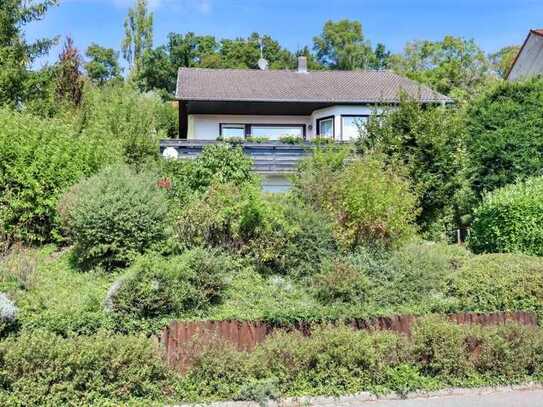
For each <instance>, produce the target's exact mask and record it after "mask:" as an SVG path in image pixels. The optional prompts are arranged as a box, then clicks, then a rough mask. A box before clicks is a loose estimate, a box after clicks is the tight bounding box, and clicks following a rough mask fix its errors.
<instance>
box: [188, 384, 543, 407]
mask: <svg viewBox="0 0 543 407" xmlns="http://www.w3.org/2000/svg"><path fill="white" fill-rule="evenodd" d="M433 394H434V396H431V397H430V396H429V397H420V398H417V397H414V398H409V399H407V400H371V399H368V393H366V394H365V395H360V396H347V397H340V398H339V399H338V398H333V397H311V398H307V399H287V400H282V401H279V402H274V401H272V402H270V403H268V406H269V407H310V406H311V407H543V388H541V386H539V385H537V386H532V387H524V388H522V387H520V386H519V387H517V388H516V389H511V388H501V389H488V388H487V389H478V390H477V389H470V390H466V389H456V390H452V391H447V390H446V391H444V392H436V393H433ZM181 406H188V405H187V404H182V405H178V407H181ZM192 406H195V405H192ZM206 407H259V405H258V403H256V402H251V401H229V402H219V403H212V404H208V405H206Z"/></svg>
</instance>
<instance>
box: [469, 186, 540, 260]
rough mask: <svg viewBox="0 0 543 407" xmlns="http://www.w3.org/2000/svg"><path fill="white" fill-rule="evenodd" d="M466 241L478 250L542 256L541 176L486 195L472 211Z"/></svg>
mask: <svg viewBox="0 0 543 407" xmlns="http://www.w3.org/2000/svg"><path fill="white" fill-rule="evenodd" d="M469 245H470V247H471V248H472V249H473V250H474V251H475V252H478V253H481V252H487V253H488V252H490V253H500V252H501V253H504V252H505V253H515V252H516V253H519V252H520V253H525V254H531V255H534V256H543V177H537V178H530V179H528V180H526V181H523V182H519V183H517V184H513V185H508V186H505V187H503V188H501V189H498V190H496V191H493V192H492V193H490V194H488V195H486V196H485V197H484V199H483V202H482V204H481V205H480V206H479V207H478V208H477V209H476V210H475V212H474V222H473V226H472V228H471V235H470V238H469Z"/></svg>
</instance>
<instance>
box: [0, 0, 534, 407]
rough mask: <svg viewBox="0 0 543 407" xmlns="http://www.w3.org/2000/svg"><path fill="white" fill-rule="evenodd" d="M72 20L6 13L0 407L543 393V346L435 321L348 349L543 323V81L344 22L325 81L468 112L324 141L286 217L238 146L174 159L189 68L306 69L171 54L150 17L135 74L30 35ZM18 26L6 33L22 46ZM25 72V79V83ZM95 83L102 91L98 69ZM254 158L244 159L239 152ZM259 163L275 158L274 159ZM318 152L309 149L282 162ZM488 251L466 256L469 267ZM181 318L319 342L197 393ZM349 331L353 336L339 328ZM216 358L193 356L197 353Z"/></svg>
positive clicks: (441, 329) (215, 46)
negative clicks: (161, 341) (162, 348)
mask: <svg viewBox="0 0 543 407" xmlns="http://www.w3.org/2000/svg"><path fill="white" fill-rule="evenodd" d="M55 3H56V2H55V1H52V0H51V1H43V2H37V3H34V5H29V3H26V2H22V1H20V0H9V1H7V2H4V3H2V4H0V26H1V27H2V30H0V68H1V69H0V403H1V404H2V405H14V406H16V405H59V404H71V405H87V404H99V405H117V404H122V403H128V404H143V405H148V404H153V403H165V402H171V403H177V402H180V401H183V400H186V401H204V400H214V399H255V400H260V401H262V400H265V399H267V398H273V397H279V396H286V395H305V394H331V395H339V394H345V393H353V392H358V391H363V390H367V391H372V392H375V393H384V392H390V391H396V392H399V393H402V394H403V393H406V392H408V391H411V390H415V389H437V388H441V387H446V386H477V385H486V384H490V385H495V384H502V383H517V382H524V381H541V380H542V379H543V372H542V371H541V366H542V365H543V360H542V359H541V358H542V354H543V342H542V340H541V338H542V336H543V335H542V332H541V329H540V328H527V327H520V326H516V325H507V326H503V327H496V328H484V329H483V328H481V327H461V326H456V325H450V324H448V323H445V322H443V321H442V320H440V319H436V318H427V319H423V320H422V321H421V322H419V323H418V324H417V326H416V327H415V329H414V331H413V335H412V337H411V338H407V337H405V336H402V335H397V334H391V333H385V332H374V333H368V332H354V331H352V330H350V329H346V328H341V325H342V322H343V321H345V320H349V319H352V318H368V317H373V316H383V315H392V314H404V313H409V314H414V315H420V316H424V315H428V314H436V313H437V314H446V313H451V312H462V311H477V312H493V311H516V310H526V311H532V312H535V313H536V314H537V315H538V317H539V320H540V321H541V320H542V318H543V257H537V256H542V255H543V252H542V250H541V245H542V239H543V237H542V236H543V235H542V232H541V224H542V221H543V207H542V206H541V201H542V184H543V181H542V178H541V177H540V176H541V168H542V163H541V157H542V154H541V153H542V151H541V140H542V139H543V137H542V135H541V129H542V128H543V126H541V117H540V116H541V114H540V113H541V101H542V100H543V80H542V79H540V78H534V79H531V80H527V81H523V82H517V83H506V82H501V81H500V80H499V79H498V78H497V77H496V75H495V74H494V73H493V71H496V72H501V73H503V71H504V69H505V68H504V66H505V65H504V64H505V62H504V61H509V60H510V50H504V51H503V52H502V53H499V54H496V55H494V56H493V58H492V60H493V61H494V64H495V66H494V67H492V65H491V64H490V63H489V61H488V59H487V57H486V56H485V55H484V53H482V51H481V50H480V49H479V47H478V46H477V45H476V44H475V43H474V42H473V41H467V40H464V39H459V38H454V37H445V38H444V39H443V41H418V42H415V43H410V44H408V45H407V46H406V49H405V51H404V52H403V53H402V54H401V55H391V54H390V52H388V51H387V50H386V49H385V47H384V46H383V45H382V44H377V46H376V47H372V46H371V44H370V43H369V41H368V40H367V38H365V37H364V35H363V31H362V26H361V24H360V23H359V22H356V21H348V20H342V21H338V22H333V21H329V22H326V23H325V25H324V27H323V30H322V32H321V33H320V34H319V35H318V36H316V37H315V39H314V49H313V52H312V51H310V50H309V48H307V47H306V48H304V49H301V50H299V52H297V54H299V55H305V56H307V57H308V60H309V61H308V62H309V67H310V69H323V68H327V69H357V68H377V69H381V68H387V67H391V68H393V69H395V70H396V71H398V72H401V73H403V74H405V75H407V76H409V77H411V78H414V79H417V80H420V81H422V82H424V83H426V84H428V85H430V86H432V87H433V88H434V89H436V90H438V91H441V92H444V93H447V94H449V95H451V96H453V97H455V98H456V101H457V102H458V103H457V104H456V105H454V106H420V105H419V104H418V103H416V102H415V101H412V100H409V99H408V98H407V97H404V100H402V102H401V103H400V105H399V106H398V107H397V108H395V109H392V110H389V109H387V108H386V107H383V106H377V107H376V113H384V114H379V115H375V116H374V117H372V119H371V120H370V122H369V124H368V125H367V126H366V128H361V129H360V133H361V134H360V138H359V139H358V140H357V142H356V143H355V144H353V145H349V146H336V145H334V144H331V143H329V141H327V140H323V139H318V140H316V142H315V143H314V144H313V148H314V150H313V155H312V156H311V157H309V158H308V159H307V160H304V161H303V162H302V163H301V164H300V166H299V168H298V170H297V172H296V173H295V174H293V176H292V184H293V187H292V190H291V191H290V192H288V193H286V194H280V195H273V196H271V195H268V194H266V193H263V192H262V190H261V185H260V179H259V177H258V176H257V175H255V174H254V173H252V172H251V167H252V162H251V160H250V159H249V158H248V157H246V156H245V155H244V154H243V152H242V149H241V148H240V147H239V145H238V144H239V142H236V143H221V144H217V145H213V146H208V147H206V148H205V149H204V151H203V153H202V154H201V155H200V156H199V157H198V158H196V159H195V160H191V161H184V160H179V161H176V160H163V159H160V157H159V155H158V140H159V139H160V138H165V137H172V136H175V134H176V131H177V123H176V112H175V109H174V108H173V107H172V105H171V103H169V102H168V101H167V100H166V101H165V99H167V97H168V95H169V94H171V92H172V90H173V86H174V83H175V71H176V69H177V68H178V67H180V66H200V67H211V68H212V67H244V68H254V67H255V66H256V62H257V60H258V58H259V56H260V52H259V45H258V43H259V40H262V42H263V45H264V56H265V57H266V58H267V59H268V60H269V62H270V63H271V68H286V67H292V66H293V64H295V55H294V54H293V53H291V52H290V51H288V50H287V49H285V48H283V47H281V46H280V44H279V43H278V42H277V41H275V40H273V39H272V38H270V37H268V36H260V35H258V34H252V35H251V36H249V38H248V40H244V39H236V40H231V39H221V40H217V39H216V38H214V37H213V36H206V35H202V36H199V35H195V34H193V33H187V34H184V35H183V34H175V33H173V34H171V35H170V36H169V37H168V43H167V44H166V45H164V46H160V47H158V48H153V41H152V25H153V18H152V13H151V12H150V11H149V8H148V7H147V2H146V1H144V0H138V1H137V2H136V5H135V7H134V8H132V9H131V10H130V12H129V15H128V17H127V21H126V25H125V28H126V36H125V39H124V41H123V46H122V48H123V49H122V51H123V52H122V53H123V56H124V57H125V58H126V59H127V62H129V65H130V73H129V75H128V76H127V78H123V77H122V76H121V70H120V67H119V63H118V61H117V55H118V53H117V52H116V51H115V50H112V49H105V48H102V47H100V46H99V45H98V44H92V45H91V46H90V47H89V49H88V50H87V52H86V55H87V57H88V58H90V60H88V61H84V60H83V59H82V57H81V56H80V55H79V51H78V50H77V49H76V48H75V45H74V44H75V43H74V41H73V40H71V39H67V41H66V43H65V46H64V47H63V50H62V53H61V56H60V59H59V61H58V62H57V63H56V64H53V65H52V66H49V67H46V68H43V69H40V70H32V69H31V68H30V63H31V61H32V60H33V59H34V58H36V57H37V56H39V55H41V54H42V53H44V52H46V51H47V50H48V48H49V47H50V46H51V45H52V43H53V41H52V40H43V41H39V42H37V43H34V44H28V43H26V42H25V40H24V32H23V29H22V28H23V27H24V25H25V24H27V23H28V22H30V21H33V20H35V19H37V18H41V17H43V15H44V13H45V11H46V10H47V8H48V7H49V6H52V5H53V4H55ZM4 27H5V29H4ZM20 61H26V62H28V64H26V65H25V64H24V63H20ZM83 68H84V70H83ZM238 141H239V140H238ZM255 141H256V140H255ZM283 141H284V142H286V143H298V142H299V140H297V139H293V138H290V139H284V140H283ZM468 229H469V231H470V236H469V239H468V242H467V243H468V244H467V245H459V244H451V242H452V241H455V240H456V238H457V236H458V235H457V234H456V231H457V230H460V231H461V233H460V237H465V236H466V235H467V230H468ZM174 319H184V320H198V319H211V320H224V319H234V320H235V319H238V320H249V321H256V320H258V321H266V322H269V323H270V324H271V325H275V326H279V325H281V326H284V325H289V324H293V323H297V322H300V321H305V322H310V323H313V324H314V325H315V326H314V333H313V335H312V336H311V337H303V336H301V335H299V334H294V333H286V332H282V331H278V332H277V333H275V334H274V335H273V336H272V337H270V338H269V339H268V340H267V341H266V342H265V343H264V344H262V345H260V346H259V347H258V348H257V349H256V350H255V351H254V352H252V353H244V352H237V351H234V350H233V349H231V348H230V347H229V346H228V345H227V344H221V343H218V344H217V343H215V344H211V345H208V346H204V349H203V352H201V354H199V355H197V357H196V358H195V360H194V364H193V368H192V369H190V370H189V371H188V372H186V373H185V374H183V375H179V374H178V373H176V372H173V371H171V370H170V369H169V368H167V367H166V366H165V364H164V362H163V361H162V360H161V359H160V355H159V353H158V352H157V350H156V348H155V347H154V346H153V343H152V340H151V339H150V337H151V336H153V335H156V334H157V333H159V332H160V330H161V329H162V328H163V327H164V326H165V325H166V324H168V323H169V322H170V321H171V320H174ZM334 324H335V326H334ZM196 345H198V344H195V346H196Z"/></svg>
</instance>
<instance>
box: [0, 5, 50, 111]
mask: <svg viewBox="0 0 543 407" xmlns="http://www.w3.org/2000/svg"><path fill="white" fill-rule="evenodd" d="M56 4H57V0H42V1H40V2H30V1H24V0H2V1H1V2H0V105H2V104H8V105H11V106H17V105H20V104H21V103H24V102H25V101H26V100H28V99H29V98H30V95H32V94H33V93H35V92H36V91H37V90H36V88H34V87H33V86H29V83H30V82H33V83H34V84H36V81H37V80H38V78H34V76H36V75H35V74H34V73H33V72H31V71H30V70H29V69H28V67H29V66H30V64H31V63H32V62H33V61H34V60H35V59H36V58H37V57H39V56H41V55H44V54H46V53H47V52H48V51H49V49H50V48H51V46H52V45H53V44H54V43H55V41H56V40H55V39H40V40H37V41H35V42H33V43H28V42H26V40H25V38H24V33H23V27H24V26H25V25H27V24H29V23H31V22H32V21H36V20H39V19H41V18H42V17H43V16H44V15H45V13H46V12H47V9H48V8H49V7H51V6H54V5H56ZM40 89H41V88H40Z"/></svg>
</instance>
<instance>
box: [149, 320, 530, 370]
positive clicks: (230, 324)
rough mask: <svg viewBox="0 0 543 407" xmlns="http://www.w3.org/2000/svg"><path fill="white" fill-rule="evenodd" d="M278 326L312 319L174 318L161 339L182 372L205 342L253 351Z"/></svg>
mask: <svg viewBox="0 0 543 407" xmlns="http://www.w3.org/2000/svg"><path fill="white" fill-rule="evenodd" d="M447 318H448V319H449V320H450V321H451V322H454V323H458V324H478V325H483V326H492V325H503V324H505V323H507V322H516V323H519V324H522V325H531V326H536V325H537V317H536V315H535V314H534V313H531V312H495V313H489V314H482V313H459V314H451V315H447ZM416 320H417V317H414V316H412V315H397V316H391V317H378V318H373V319H368V320H361V319H357V320H352V321H351V322H348V323H346V325H348V326H351V327H352V328H353V329H366V330H391V331H395V332H399V333H403V334H407V335H409V334H410V332H411V327H412V325H413V323H414V322H415V321H416ZM278 329H286V330H291V331H292V330H297V331H300V332H302V333H303V334H304V335H309V334H310V324H309V323H299V324H296V325H294V326H288V327H287V326H284V327H281V326H271V325H270V324H267V323H263V322H245V321H243V322H242V321H195V322H186V321H172V322H171V323H170V325H169V326H168V327H166V328H165V329H164V330H163V331H162V333H161V335H160V337H159V338H158V341H159V344H160V346H161V348H162V351H163V352H164V356H165V358H166V361H167V363H168V365H169V366H171V367H173V368H175V369H177V370H179V371H181V372H182V371H185V370H187V369H188V368H189V367H190V364H191V360H192V358H193V357H194V356H195V355H196V354H197V353H198V349H199V348H200V347H201V346H202V345H204V344H209V343H213V342H215V343H218V344H221V343H224V342H225V341H227V342H230V343H232V344H233V345H234V346H235V347H236V348H237V349H238V350H240V351H252V350H253V349H254V348H255V347H256V345H258V344H259V343H261V342H263V341H264V340H265V339H266V336H268V335H269V334H271V333H272V332H273V331H275V330H278Z"/></svg>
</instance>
